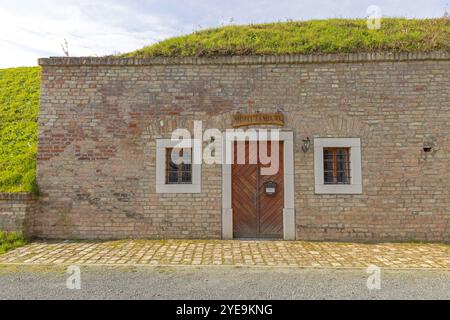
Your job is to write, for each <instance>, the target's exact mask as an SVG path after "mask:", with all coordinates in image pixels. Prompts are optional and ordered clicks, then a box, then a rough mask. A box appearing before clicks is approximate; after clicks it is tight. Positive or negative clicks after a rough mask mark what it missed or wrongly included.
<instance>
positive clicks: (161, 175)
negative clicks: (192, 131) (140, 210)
mask: <svg viewBox="0 0 450 320" xmlns="http://www.w3.org/2000/svg"><path fill="white" fill-rule="evenodd" d="M186 143H187V144H186V145H184V144H183V145H181V147H188V148H190V147H192V159H193V160H194V159H196V155H195V152H197V151H196V149H197V148H195V146H196V143H201V142H200V140H194V139H191V140H189V141H186ZM179 144H180V141H179V140H172V139H157V140H156V193H201V192H202V167H201V166H202V165H201V161H200V163H196V161H193V163H192V183H191V184H166V149H167V148H173V147H176V146H180V145H179Z"/></svg>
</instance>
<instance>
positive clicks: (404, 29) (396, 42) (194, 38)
mask: <svg viewBox="0 0 450 320" xmlns="http://www.w3.org/2000/svg"><path fill="white" fill-rule="evenodd" d="M436 50H444V51H449V50H450V19H448V18H440V19H399V18H384V19H382V21H381V28H380V29H379V30H369V29H368V28H367V22H366V20H364V19H329V20H310V21H298V22H294V21H293V22H279V23H269V24H254V25H243V26H225V27H222V28H216V29H208V30H203V31H198V32H194V33H192V34H189V35H185V36H181V37H175V38H170V39H168V40H164V41H161V42H159V43H156V44H153V45H151V46H148V47H145V48H142V49H140V50H137V51H134V52H131V53H127V54H124V55H122V56H124V57H137V58H147V57H157V56H164V57H180V56H230V55H279V54H312V53H350V52H379V51H390V52H417V51H422V52H428V51H436Z"/></svg>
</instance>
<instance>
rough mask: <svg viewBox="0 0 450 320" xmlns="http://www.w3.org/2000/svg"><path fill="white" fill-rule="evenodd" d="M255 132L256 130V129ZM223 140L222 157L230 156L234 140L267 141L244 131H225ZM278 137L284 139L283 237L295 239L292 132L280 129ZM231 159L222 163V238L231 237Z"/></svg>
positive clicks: (267, 138)
mask: <svg viewBox="0 0 450 320" xmlns="http://www.w3.org/2000/svg"><path fill="white" fill-rule="evenodd" d="M256 132H257V131H256ZM223 136H224V140H223V150H222V152H223V155H224V157H223V159H227V157H229V156H230V153H231V150H232V146H233V142H234V141H245V140H248V141H269V140H273V139H271V138H270V137H267V136H265V137H264V136H263V137H261V136H259V135H256V136H252V135H249V134H248V133H245V132H226V133H225V134H224V135H223ZM278 139H279V140H280V141H284V148H283V153H284V176H283V179H284V208H283V239H284V240H295V239H296V230H295V229H296V228H295V205H294V133H293V132H292V131H280V132H279V137H278ZM231 166H232V164H231V161H224V163H223V164H222V239H233V208H232V205H231V194H232V190H231V188H232V183H231V179H232V178H231V175H232V174H231V173H232V170H231Z"/></svg>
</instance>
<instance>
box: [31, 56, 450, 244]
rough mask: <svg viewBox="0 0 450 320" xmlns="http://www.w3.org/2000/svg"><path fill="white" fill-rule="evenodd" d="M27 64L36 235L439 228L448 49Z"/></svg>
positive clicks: (447, 226) (413, 235)
mask: <svg viewBox="0 0 450 320" xmlns="http://www.w3.org/2000/svg"><path fill="white" fill-rule="evenodd" d="M40 65H41V66H42V87H41V97H42V98H41V99H42V100H41V106H40V113H39V151H38V168H37V169H38V186H39V190H40V196H39V202H38V205H37V209H36V211H35V214H34V215H33V216H32V218H30V219H31V220H30V223H29V224H30V227H29V229H30V230H31V231H30V232H31V233H32V234H33V235H34V236H38V237H44V238H94V239H107V238H129V237H135V238H211V239H230V238H279V239H286V240H338V241H347V240H350V241H391V240H396V241H399V240H400V241H409V240H428V241H449V240H450V188H449V181H450V174H449V169H450V157H449V151H450V54H449V53H417V54H406V53H405V54H403V53H402V54H388V53H385V54H383V53H381V54H346V55H315V56H302V55H295V56H262V57H252V56H249V57H217V58H153V59H118V58H50V59H41V60H40ZM236 127H239V129H240V130H234V131H233V130H232V129H236ZM177 129H184V130H182V131H181V132H188V133H189V134H191V135H190V136H189V137H188V138H189V140H188V141H190V144H189V145H186V146H183V148H181V149H180V148H179V146H178V145H177V144H176V142H174V141H173V139H171V138H172V134H173V132H174V131H175V130H177ZM208 129H212V130H209V131H208ZM268 129H270V130H271V131H270V132H268V133H267V134H266V130H268ZM227 132H228V133H227ZM219 134H221V135H219ZM218 137H219V138H218ZM238 141H241V142H242V143H241V145H242V146H243V147H242V150H241V151H242V152H243V153H244V155H245V156H246V157H245V158H246V159H250V158H252V154H253V153H252V152H253V151H254V150H256V154H258V156H260V155H261V153H259V150H263V149H269V152H268V153H267V154H269V153H270V154H271V155H277V156H278V159H279V160H280V161H279V168H278V170H277V171H276V172H272V173H270V174H268V175H264V174H262V171H264V169H265V165H264V163H262V162H261V161H260V159H259V158H258V157H257V158H258V159H256V161H255V162H251V161H248V163H239V164H238V163H235V162H234V161H231V163H230V162H227V161H222V162H218V163H216V162H214V163H207V161H205V159H204V154H209V155H213V156H214V157H215V156H220V157H223V158H222V159H224V158H225V157H227V156H228V157H230V158H232V157H233V155H237V154H238V152H236V151H237V150H238ZM275 141H276V143H275ZM194 146H197V147H200V148H197V147H194ZM198 150H201V151H198ZM252 150H253V151H252ZM206 151H207V152H206ZM174 156H175V158H179V159H181V161H179V162H177V161H175V160H174V159H173V157H174ZM234 157H235V156H234ZM199 158H200V159H202V160H201V161H195V160H194V159H199ZM233 160H235V158H233Z"/></svg>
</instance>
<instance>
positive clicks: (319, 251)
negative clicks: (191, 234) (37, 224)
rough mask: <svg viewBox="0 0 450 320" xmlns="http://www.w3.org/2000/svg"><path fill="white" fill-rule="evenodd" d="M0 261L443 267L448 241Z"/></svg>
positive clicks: (65, 250) (139, 245)
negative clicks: (445, 242) (443, 242)
mask: <svg viewBox="0 0 450 320" xmlns="http://www.w3.org/2000/svg"><path fill="white" fill-rule="evenodd" d="M0 264H3V265H5V264H25V265H147V266H186V265H191V266H214V265H216V266H221V265H227V266H269V267H270V266H271V267H273V266H280V267H304V268H307V267H312V268H366V267H367V266H368V265H371V264H374V265H376V266H379V267H381V268H390V269H448V270H450V245H447V244H431V243H430V244H416V243H381V244H360V243H340V242H339V243H336V242H305V241H238V240H233V241H219V240H120V241H105V242H80V241H75V242H70V241H64V242H34V243H31V244H29V245H26V246H24V247H21V248H18V249H16V250H14V251H10V252H8V253H6V254H4V255H1V256H0Z"/></svg>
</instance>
